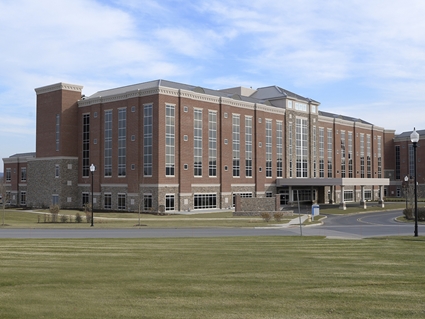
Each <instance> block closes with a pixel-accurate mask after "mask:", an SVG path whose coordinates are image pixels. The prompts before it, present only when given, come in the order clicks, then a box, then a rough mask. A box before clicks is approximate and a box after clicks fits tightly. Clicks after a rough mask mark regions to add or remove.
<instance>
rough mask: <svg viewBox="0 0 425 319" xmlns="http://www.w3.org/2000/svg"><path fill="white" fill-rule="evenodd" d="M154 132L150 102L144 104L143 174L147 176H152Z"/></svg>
mask: <svg viewBox="0 0 425 319" xmlns="http://www.w3.org/2000/svg"><path fill="white" fill-rule="evenodd" d="M152 133H153V113H152V104H148V105H145V106H144V112H143V174H144V175H145V176H152V152H153V150H152V145H153V144H152V138H153V136H152Z"/></svg>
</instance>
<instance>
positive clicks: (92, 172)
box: [90, 164, 96, 227]
mask: <svg viewBox="0 0 425 319" xmlns="http://www.w3.org/2000/svg"><path fill="white" fill-rule="evenodd" d="M95 170H96V166H94V164H91V165H90V172H91V225H90V226H91V227H93V226H94V224H93V220H94V219H93V184H94V183H93V175H94V171H95Z"/></svg>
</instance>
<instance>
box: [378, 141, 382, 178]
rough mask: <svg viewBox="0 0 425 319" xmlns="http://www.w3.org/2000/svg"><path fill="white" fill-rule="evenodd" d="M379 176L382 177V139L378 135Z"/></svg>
mask: <svg viewBox="0 0 425 319" xmlns="http://www.w3.org/2000/svg"><path fill="white" fill-rule="evenodd" d="M378 178H382V139H381V136H378Z"/></svg>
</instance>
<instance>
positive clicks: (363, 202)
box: [360, 185, 367, 209]
mask: <svg viewBox="0 0 425 319" xmlns="http://www.w3.org/2000/svg"><path fill="white" fill-rule="evenodd" d="M360 207H363V209H366V207H367V206H366V201H365V200H364V185H362V186H361V195H360Z"/></svg>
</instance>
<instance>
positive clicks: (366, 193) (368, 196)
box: [364, 189, 372, 201]
mask: <svg viewBox="0 0 425 319" xmlns="http://www.w3.org/2000/svg"><path fill="white" fill-rule="evenodd" d="M364 199H365V200H369V201H370V200H372V191H371V190H370V189H368V190H365V191H364Z"/></svg>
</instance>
